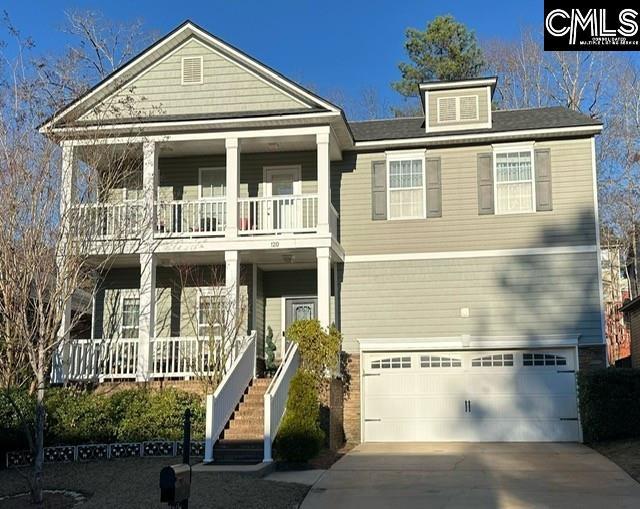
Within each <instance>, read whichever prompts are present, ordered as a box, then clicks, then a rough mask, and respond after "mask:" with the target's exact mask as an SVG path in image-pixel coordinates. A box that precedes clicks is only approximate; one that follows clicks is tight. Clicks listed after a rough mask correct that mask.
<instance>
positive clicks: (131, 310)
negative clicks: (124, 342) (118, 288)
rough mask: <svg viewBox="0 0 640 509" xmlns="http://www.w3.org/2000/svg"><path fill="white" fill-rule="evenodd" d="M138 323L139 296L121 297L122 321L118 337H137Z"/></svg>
mask: <svg viewBox="0 0 640 509" xmlns="http://www.w3.org/2000/svg"><path fill="white" fill-rule="evenodd" d="M139 323H140V298H139V297H124V298H123V299H122V322H121V324H120V337H122V338H123V339H131V338H137V337H138V334H139V330H140V329H139Z"/></svg>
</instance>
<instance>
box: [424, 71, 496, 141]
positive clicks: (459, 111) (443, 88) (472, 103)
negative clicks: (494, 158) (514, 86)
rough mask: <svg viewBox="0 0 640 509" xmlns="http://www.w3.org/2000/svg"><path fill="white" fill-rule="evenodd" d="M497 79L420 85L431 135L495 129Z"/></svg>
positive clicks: (426, 126)
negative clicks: (493, 98)
mask: <svg viewBox="0 0 640 509" xmlns="http://www.w3.org/2000/svg"><path fill="white" fill-rule="evenodd" d="M495 86H496V78H477V79H469V80H455V81H432V82H429V83H423V84H422V85H420V92H421V93H422V94H423V95H422V101H423V105H424V112H425V116H426V118H425V130H426V132H428V133H444V132H454V131H464V130H467V129H491V126H492V121H491V98H492V96H493V91H494V90H495Z"/></svg>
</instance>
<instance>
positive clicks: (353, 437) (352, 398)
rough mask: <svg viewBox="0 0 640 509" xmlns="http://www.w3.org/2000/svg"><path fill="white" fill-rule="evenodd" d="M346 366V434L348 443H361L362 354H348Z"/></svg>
mask: <svg viewBox="0 0 640 509" xmlns="http://www.w3.org/2000/svg"><path fill="white" fill-rule="evenodd" d="M343 366H344V372H345V376H344V407H343V415H344V435H345V439H346V441H347V443H349V444H359V443H360V356H359V355H357V354H346V355H345V359H344V361H343Z"/></svg>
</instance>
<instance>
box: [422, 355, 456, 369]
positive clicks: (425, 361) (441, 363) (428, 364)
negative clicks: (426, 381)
mask: <svg viewBox="0 0 640 509" xmlns="http://www.w3.org/2000/svg"><path fill="white" fill-rule="evenodd" d="M420 367H421V368H461V367H462V360H461V359H456V358H455V357H442V356H438V355H422V356H420Z"/></svg>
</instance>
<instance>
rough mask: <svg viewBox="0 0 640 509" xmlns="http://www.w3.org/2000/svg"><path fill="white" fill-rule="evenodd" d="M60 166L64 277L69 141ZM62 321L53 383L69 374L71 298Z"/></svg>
mask: <svg viewBox="0 0 640 509" xmlns="http://www.w3.org/2000/svg"><path fill="white" fill-rule="evenodd" d="M61 162H62V168H61V172H60V173H61V177H62V180H61V182H60V186H61V188H60V221H61V223H60V224H61V227H62V232H61V233H62V235H61V245H60V247H61V250H60V257H59V258H58V260H57V263H58V267H59V273H60V274H61V276H62V278H63V279H64V266H65V261H64V257H65V256H66V252H67V247H68V246H67V240H68V232H69V230H68V228H69V225H70V224H71V222H72V221H73V218H72V216H71V213H70V212H71V207H73V202H74V200H75V194H76V193H75V184H76V183H75V179H76V176H75V173H76V159H75V149H74V147H73V145H72V144H71V143H64V144H63V145H62V161H61ZM58 284H64V281H59V283H58ZM61 318H62V321H61V323H60V329H59V330H58V338H59V341H60V343H59V344H58V348H57V362H56V365H55V369H54V372H53V373H52V379H53V382H54V383H63V382H66V381H67V379H68V375H69V357H70V353H71V345H70V343H69V329H70V327H71V299H69V301H68V302H67V303H66V305H65V307H64V309H63V310H62V316H61Z"/></svg>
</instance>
